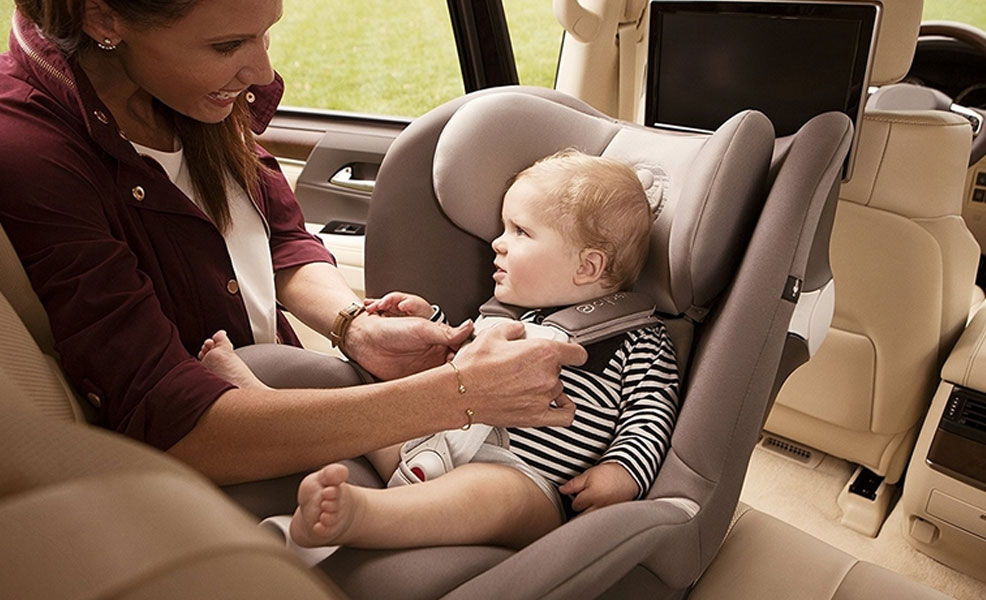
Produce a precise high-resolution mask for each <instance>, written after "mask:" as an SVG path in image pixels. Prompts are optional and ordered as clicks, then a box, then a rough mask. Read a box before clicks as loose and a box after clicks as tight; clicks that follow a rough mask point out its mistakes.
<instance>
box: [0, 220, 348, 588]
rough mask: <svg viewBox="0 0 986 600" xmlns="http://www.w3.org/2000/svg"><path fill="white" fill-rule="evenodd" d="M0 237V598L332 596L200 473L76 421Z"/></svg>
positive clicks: (42, 325)
mask: <svg viewBox="0 0 986 600" xmlns="http://www.w3.org/2000/svg"><path fill="white" fill-rule="evenodd" d="M6 242H7V240H6V236H5V235H4V234H3V232H2V230H0V332H2V335H0V410H2V411H3V418H2V419H0V540H3V543H0V565H3V568H2V569H0V590H2V592H0V596H3V597H4V598H8V597H9V598H60V599H63V600H70V599H89V598H107V597H113V598H127V599H138V598H139V599H156V598H161V599H170V598H220V597H225V598H257V599H260V598H281V597H283V598H304V599H316V598H317V599H323V600H324V599H326V598H341V597H343V596H342V594H341V593H340V592H338V590H337V589H336V588H335V587H334V586H333V585H332V584H331V583H330V582H329V581H328V580H327V579H326V578H325V577H323V576H321V574H319V573H317V572H315V571H311V570H310V569H308V568H307V567H306V566H305V565H303V564H302V563H301V562H300V561H298V560H297V559H296V557H294V556H293V555H292V554H290V553H289V552H288V551H287V549H286V548H285V547H284V544H283V541H280V540H277V539H276V538H275V537H274V536H272V535H271V534H270V533H269V532H268V531H266V530H262V529H260V528H259V527H258V526H257V525H256V522H255V520H254V519H253V518H252V517H251V516H250V515H248V514H247V513H246V512H244V511H242V509H240V508H238V507H236V506H235V505H234V504H233V503H232V502H231V501H230V500H229V499H228V498H226V496H225V495H223V494H222V493H221V492H220V491H219V490H218V489H216V488H215V486H214V485H212V484H211V483H210V482H208V481H206V480H205V479H204V478H203V477H201V476H200V475H198V474H196V473H194V472H193V471H192V470H191V469H189V468H187V467H185V466H184V465H181V464H179V463H178V462H177V461H175V460H172V459H170V458H168V457H167V456H165V455H163V454H161V453H160V452H157V451H155V450H152V449H150V448H147V447H145V446H142V445H141V444H138V443H136V442H133V441H131V440H127V439H125V438H123V437H122V436H119V435H117V434H114V433H110V432H106V431H101V430H99V429H97V428H94V427H89V426H88V425H86V424H85V423H84V422H83V421H84V416H83V413H82V410H81V408H80V405H79V404H77V403H76V400H75V398H74V396H73V394H72V392H71V390H70V388H69V386H68V385H67V384H66V383H65V380H64V378H63V376H62V374H61V370H60V368H59V367H58V364H57V361H56V357H55V355H54V350H53V347H52V344H51V343H50V340H51V334H50V333H49V332H48V326H47V318H46V317H45V314H44V311H43V310H41V305H40V303H39V302H38V300H37V297H36V296H35V295H34V292H33V291H31V288H30V286H29V285H27V279H26V275H25V274H24V272H23V270H22V269H21V267H20V263H19V261H17V258H16V256H15V255H14V254H13V251H12V250H11V249H10V248H9V246H5V244H6ZM25 286H26V287H25ZM8 298H10V299H11V302H8ZM12 304H16V309H15V307H14V306H13V305H12ZM25 324H28V325H29V326H30V327H31V328H32V329H34V332H29V331H28V327H26V326H25ZM32 333H34V335H32ZM45 336H47V340H48V341H47V343H45V344H44V345H45V346H46V347H47V350H48V351H47V352H42V350H41V348H39V345H40V344H38V343H36V342H35V337H37V338H40V339H41V340H45V339H46V338H45ZM42 343H44V342H42Z"/></svg>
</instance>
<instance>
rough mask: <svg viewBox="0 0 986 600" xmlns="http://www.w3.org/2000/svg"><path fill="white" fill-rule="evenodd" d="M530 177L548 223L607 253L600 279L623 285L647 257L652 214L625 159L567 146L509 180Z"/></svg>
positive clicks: (616, 286) (610, 285)
mask: <svg viewBox="0 0 986 600" xmlns="http://www.w3.org/2000/svg"><path fill="white" fill-rule="evenodd" d="M528 178H531V179H533V180H536V181H537V182H538V187H540V188H541V189H543V190H545V192H546V195H545V197H544V199H543V200H542V201H541V203H540V206H541V208H542V209H543V210H544V211H545V213H546V215H547V216H548V219H547V221H548V222H549V223H556V224H557V229H558V231H559V232H560V233H561V234H562V235H563V236H564V237H565V238H566V239H568V240H570V241H572V242H573V243H574V244H575V245H576V246H579V247H580V248H595V249H597V250H600V251H602V252H603V254H605V255H606V259H607V260H606V267H605V269H604V270H603V275H602V281H603V283H604V285H605V286H606V287H607V288H609V289H614V290H616V289H619V290H624V289H628V288H629V287H630V286H631V285H633V283H634V282H635V281H636V280H637V277H638V276H639V275H640V271H641V270H642V269H643V267H644V262H646V260H647V250H648V247H649V245H648V240H649V239H650V231H651V225H652V223H653V217H652V214H651V210H650V204H648V202H647V194H646V193H645V192H644V188H643V185H642V184H641V183H640V180H639V179H638V178H637V174H636V172H634V170H633V169H632V168H631V167H630V166H629V165H628V164H626V163H624V162H621V161H618V160H614V159H611V158H605V157H602V156H591V155H588V154H585V153H583V152H579V151H578V150H573V149H568V150H562V151H561V152H558V153H555V154H553V155H551V156H548V157H546V158H542V159H541V160H539V161H538V162H536V163H534V164H533V165H532V166H530V167H528V168H527V169H525V170H524V171H521V172H520V174H518V175H517V177H516V178H515V179H514V181H519V180H521V179H528Z"/></svg>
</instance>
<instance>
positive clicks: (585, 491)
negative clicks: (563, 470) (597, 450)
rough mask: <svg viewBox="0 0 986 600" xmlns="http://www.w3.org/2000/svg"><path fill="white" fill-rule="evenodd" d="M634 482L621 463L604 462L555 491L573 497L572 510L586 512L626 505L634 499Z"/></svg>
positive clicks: (636, 491) (635, 482)
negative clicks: (610, 506)
mask: <svg viewBox="0 0 986 600" xmlns="http://www.w3.org/2000/svg"><path fill="white" fill-rule="evenodd" d="M639 489H640V488H639V486H638V485H637V481H636V480H635V479H634V478H633V476H632V475H630V472H629V471H627V470H626V469H625V468H624V467H623V466H622V465H621V464H619V463H615V462H604V463H600V464H598V465H596V466H594V467H589V468H588V469H586V470H585V471H584V472H583V473H582V474H581V475H578V476H576V477H574V478H573V479H571V480H570V481H568V482H567V483H565V484H564V485H562V486H561V487H559V488H558V491H559V492H561V493H562V494H566V495H569V496H575V499H574V500H572V509H573V510H575V511H577V512H589V511H591V510H595V509H597V508H602V507H604V506H609V505H610V504H616V503H617V502H626V501H628V500H633V499H634V498H636V497H637V494H638V492H639Z"/></svg>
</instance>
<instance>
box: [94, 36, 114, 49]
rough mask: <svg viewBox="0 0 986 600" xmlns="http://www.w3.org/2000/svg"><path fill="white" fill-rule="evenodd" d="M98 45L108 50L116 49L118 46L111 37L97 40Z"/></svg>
mask: <svg viewBox="0 0 986 600" xmlns="http://www.w3.org/2000/svg"><path fill="white" fill-rule="evenodd" d="M96 45H97V46H99V49H100V50H106V51H110V50H116V46H117V44H114V43H113V40H111V39H110V38H103V41H102V42H96Z"/></svg>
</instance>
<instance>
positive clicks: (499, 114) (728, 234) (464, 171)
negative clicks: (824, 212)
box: [433, 92, 774, 318]
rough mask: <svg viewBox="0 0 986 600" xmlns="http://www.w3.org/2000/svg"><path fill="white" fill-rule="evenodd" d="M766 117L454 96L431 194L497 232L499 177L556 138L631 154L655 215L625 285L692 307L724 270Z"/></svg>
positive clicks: (760, 159)
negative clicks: (667, 116) (650, 124)
mask: <svg viewBox="0 0 986 600" xmlns="http://www.w3.org/2000/svg"><path fill="white" fill-rule="evenodd" d="M773 142H774V133H773V127H772V126H771V124H770V121H769V120H768V119H767V118H766V117H765V116H763V115H762V114H761V113H759V112H756V111H745V112H742V113H740V114H738V115H736V116H734V117H733V118H731V119H730V120H729V121H727V122H726V123H724V124H723V125H722V126H721V127H720V128H719V130H717V131H716V132H715V133H713V134H699V133H685V132H675V131H665V130H658V129H652V128H646V127H642V126H639V125H634V124H631V123H626V122H622V121H616V120H614V119H611V118H609V117H605V116H603V115H600V114H599V113H594V112H593V113H590V112H582V111H579V110H576V109H574V108H571V107H568V106H563V105H561V104H558V103H556V102H553V101H551V100H547V99H545V98H541V97H538V96H532V95H527V94H521V93H511V92H504V93H497V94H491V95H487V96H481V97H477V98H476V99H474V100H472V101H470V102H468V103H466V104H464V105H463V106H462V107H461V108H459V110H458V111H457V112H456V113H455V114H454V115H453V116H452V117H451V118H450V119H449V121H448V123H447V124H446V125H445V128H444V129H443V131H442V133H441V136H440V137H439V140H438V145H437V147H436V149H435V157H434V163H433V178H434V179H433V181H434V188H435V195H436V197H437V199H438V202H439V204H440V205H441V207H442V210H443V211H444V212H445V214H446V215H447V216H448V218H449V219H450V220H451V221H452V222H453V223H455V224H456V225H457V226H458V227H460V228H461V229H463V230H465V231H467V232H469V233H471V234H473V235H475V236H477V237H479V238H481V239H484V240H486V241H492V240H493V239H494V238H495V237H496V236H498V235H499V234H500V231H501V230H502V226H501V224H500V204H501V200H502V197H503V194H504V192H505V191H506V189H507V183H508V182H509V181H510V179H511V178H512V177H513V176H514V175H516V174H517V173H519V172H520V171H522V170H523V169H525V168H526V167H528V166H530V165H531V164H533V163H534V162H535V161H537V160H538V159H540V158H543V157H545V156H548V155H550V154H553V153H554V152H557V151H559V150H562V149H565V148H571V147H574V148H577V149H579V150H581V151H583V152H585V153H587V154H592V155H596V156H608V157H611V158H617V159H620V160H623V161H625V162H627V163H629V164H630V165H631V166H633V167H634V168H635V169H636V170H637V171H638V174H640V175H641V180H642V181H643V182H645V183H650V187H649V188H648V189H647V190H646V191H647V192H648V197H649V198H650V199H651V201H652V204H653V205H654V206H653V208H654V209H655V213H656V214H657V218H656V220H655V223H654V227H653V232H652V234H651V251H650V256H649V258H648V263H647V266H645V268H644V273H642V274H641V278H640V281H639V282H638V284H637V286H636V289H637V290H638V291H642V292H645V293H648V294H649V295H651V296H652V297H653V298H654V299H655V302H656V303H657V307H658V310H659V311H661V312H663V313H665V314H671V315H678V314H688V315H690V316H692V317H695V318H701V317H702V316H703V315H704V313H705V312H706V310H707V309H708V307H709V305H710V304H711V302H712V301H713V300H714V299H715V297H716V296H717V295H718V294H719V292H721V291H722V289H723V288H724V287H725V285H726V283H727V282H728V281H729V279H730V277H731V275H732V273H733V269H734V267H735V265H736V262H737V260H738V259H739V253H740V251H741V249H742V248H743V247H744V245H745V243H746V240H747V238H748V236H749V233H750V231H751V230H752V224H753V221H754V219H755V217H756V214H757V213H758V212H759V209H760V207H761V205H762V201H763V190H764V187H763V186H764V182H765V178H766V173H767V168H768V165H769V162H770V157H771V153H772V150H773Z"/></svg>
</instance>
